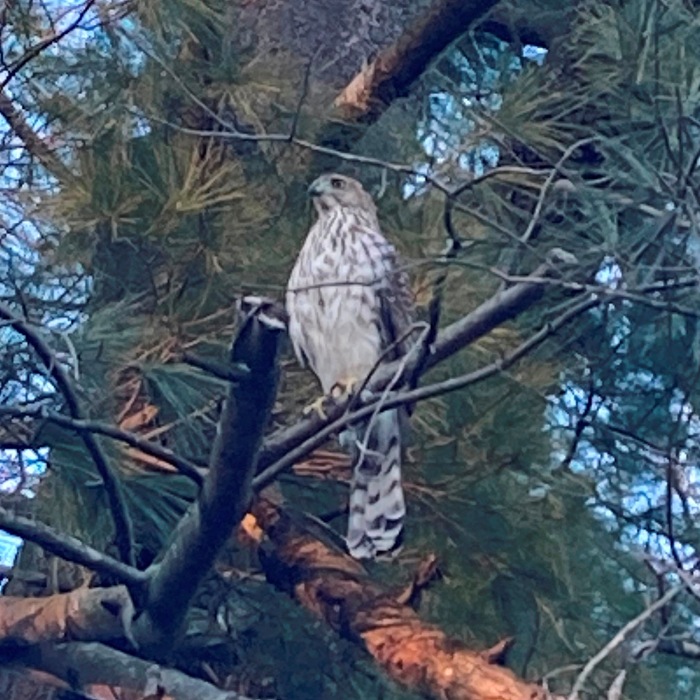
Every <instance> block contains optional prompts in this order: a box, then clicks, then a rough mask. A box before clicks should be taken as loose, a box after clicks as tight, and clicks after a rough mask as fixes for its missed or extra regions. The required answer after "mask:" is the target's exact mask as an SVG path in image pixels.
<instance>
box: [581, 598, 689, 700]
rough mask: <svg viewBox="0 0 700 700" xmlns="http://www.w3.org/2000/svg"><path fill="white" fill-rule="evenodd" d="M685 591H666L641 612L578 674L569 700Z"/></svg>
mask: <svg viewBox="0 0 700 700" xmlns="http://www.w3.org/2000/svg"><path fill="white" fill-rule="evenodd" d="M684 589H685V585H680V586H674V587H673V588H670V589H669V590H668V591H666V594H665V595H663V596H662V597H661V598H659V599H658V600H656V601H654V602H653V603H652V604H651V605H650V606H649V607H648V608H646V609H645V610H644V611H643V612H641V613H640V614H639V615H637V617H635V618H633V619H632V620H630V621H629V622H628V623H627V624H626V625H625V626H624V627H622V629H620V631H619V632H618V633H617V634H616V635H615V636H614V637H613V638H612V639H611V640H610V641H609V642H608V643H607V644H606V645H605V646H604V647H603V648H602V649H601V650H600V651H599V652H598V653H597V654H596V655H595V656H593V657H592V658H590V659H589V660H588V662H587V663H586V665H585V666H584V667H583V670H582V671H581V673H579V674H578V676H577V678H576V681H575V682H574V685H573V687H572V688H571V692H570V693H569V696H568V698H567V700H578V698H579V692H580V691H581V689H582V688H583V685H584V683H585V682H586V681H587V680H588V677H589V676H590V675H591V673H593V671H594V669H595V668H596V666H598V664H600V663H601V662H602V661H604V660H605V659H606V658H607V657H608V656H609V655H610V654H611V653H612V652H613V651H615V649H617V647H619V646H620V644H622V643H623V642H624V641H625V639H627V636H628V635H629V634H630V633H631V632H633V631H634V630H635V629H637V627H639V625H641V624H642V622H644V621H645V620H648V619H649V618H650V617H651V616H652V615H653V614H654V613H655V612H656V611H657V610H659V609H660V608H663V607H664V606H665V605H666V604H668V603H669V602H670V601H671V600H673V599H674V598H675V597H676V596H677V595H678V594H679V593H680V592H681V591H683V590H684Z"/></svg>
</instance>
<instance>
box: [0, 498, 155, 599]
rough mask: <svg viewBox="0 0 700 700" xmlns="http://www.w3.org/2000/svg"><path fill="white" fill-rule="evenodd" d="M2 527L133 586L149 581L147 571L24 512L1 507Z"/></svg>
mask: <svg viewBox="0 0 700 700" xmlns="http://www.w3.org/2000/svg"><path fill="white" fill-rule="evenodd" d="M0 528H2V529H3V530H5V531H6V532H9V533H10V534H12V535H17V536H18V537H22V538H23V539H25V540H28V541H29V542H34V543H35V544H38V545H39V546H40V547H42V548H43V549H45V550H46V551H47V552H51V554H55V555H56V556H57V557H61V558H62V559H67V560H68V561H73V562H75V563H76V564H81V565H82V566H85V567H87V568H88V569H91V570H92V571H97V572H98V573H101V574H105V575H107V576H109V577H111V578H114V579H116V580H117V581H122V582H123V583H125V584H127V585H128V586H130V587H133V588H138V587H141V586H143V585H144V584H145V583H146V574H145V573H144V572H143V571H139V570H138V569H136V568H134V567H133V566H128V565H127V564H123V563H122V562H120V561H118V560H117V559H113V558H112V557H110V556H109V555H107V554H103V553H102V552H100V551H98V550H97V549H94V548H93V547H90V546H89V545H87V544H85V543H84V542H81V541H80V540H79V539H77V538H75V537H72V536H71V535H66V534H64V533H62V532H58V531H57V530H54V529H53V528H51V527H49V526H48V525H44V524H43V523H38V522H35V521H34V520H30V519H29V518H24V517H22V516H20V515H13V514H12V513H10V512H9V511H7V510H6V509H5V508H0Z"/></svg>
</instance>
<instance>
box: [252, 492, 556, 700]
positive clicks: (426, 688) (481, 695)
mask: <svg viewBox="0 0 700 700" xmlns="http://www.w3.org/2000/svg"><path fill="white" fill-rule="evenodd" d="M253 513H254V515H255V518H256V520H257V523H258V524H259V525H260V526H261V527H262V529H263V530H264V532H265V535H266V536H267V542H266V544H269V546H263V547H261V550H260V551H261V559H262V561H263V566H264V568H265V572H266V575H267V577H268V579H269V580H270V582H271V583H273V584H275V585H276V586H278V587H279V588H281V589H283V590H286V591H287V592H289V593H290V594H291V595H293V596H294V598H295V599H296V600H297V601H298V602H299V603H300V604H301V605H303V606H304V607H305V608H307V609H308V610H310V611H311V612H313V613H314V614H315V615H317V616H318V617H320V618H321V619H323V620H324V621H325V622H326V623H328V624H329V625H330V626H331V627H333V628H334V629H335V630H337V631H338V632H340V633H341V634H343V635H344V636H346V637H348V638H349V639H351V640H353V641H356V642H358V643H361V644H362V645H363V646H364V648H365V649H366V650H367V651H368V653H369V654H370V655H371V656H372V657H373V658H374V659H375V661H376V662H377V663H378V664H379V665H380V666H381V667H382V668H383V669H384V670H385V671H386V673H387V674H388V675H389V676H391V678H393V679H394V680H396V681H398V682H399V683H401V684H402V685H404V686H406V687H408V688H410V689H412V690H415V691H418V692H421V693H423V694H425V695H426V696H427V697H430V698H436V700H437V699H439V700H444V698H450V700H545V699H546V698H547V697H548V695H547V692H546V691H545V690H544V689H543V688H541V687H539V686H538V685H536V684H534V683H528V682H526V681H524V680H521V679H519V678H518V677H517V676H515V674H514V673H512V672H511V671H510V670H508V669H505V668H502V667H501V666H498V665H497V663H495V662H496V661H497V660H498V654H494V653H492V652H491V651H490V650H485V651H483V652H478V651H474V650H471V649H468V648H467V647H466V646H465V645H464V644H462V643H461V642H460V641H459V640H456V639H451V638H449V637H448V636H447V635H446V634H445V633H444V632H443V631H442V630H440V629H439V628H437V627H435V626H434V625H430V624H428V623H426V622H424V621H423V620H421V618H420V616H419V614H418V613H417V612H416V611H415V610H414V609H413V608H412V607H410V606H409V605H407V604H406V603H404V602H403V601H404V600H405V599H406V597H405V595H401V594H398V595H397V594H392V593H391V592H389V591H387V590H385V589H383V588H382V587H381V586H379V585H377V584H376V583H374V582H373V581H372V580H371V579H370V578H369V576H368V575H367V573H366V571H365V570H364V568H363V567H362V565H361V564H360V563H359V562H358V561H356V560H354V559H351V558H350V557H349V556H347V555H345V554H342V553H340V552H338V551H335V550H333V549H332V548H331V547H329V546H327V545H326V544H324V543H323V542H321V541H319V540H318V539H316V538H314V537H313V536H311V535H310V534H308V533H307V532H306V531H304V530H303V529H302V527H300V526H299V525H298V524H296V522H294V521H293V520H292V519H291V518H290V517H289V516H288V515H287V514H285V513H284V511H282V510H281V509H280V508H279V507H277V506H276V505H274V504H272V503H270V502H269V501H265V500H260V501H258V502H257V503H256V504H255V506H254V508H253Z"/></svg>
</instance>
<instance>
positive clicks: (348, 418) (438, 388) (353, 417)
mask: <svg viewBox="0 0 700 700" xmlns="http://www.w3.org/2000/svg"><path fill="white" fill-rule="evenodd" d="M598 303H599V301H598V300H596V299H590V298H589V299H585V300H583V301H579V302H578V303H577V304H576V305H574V306H573V307H572V308H570V309H569V310H568V311H567V312H565V313H564V314H562V315H561V316H559V317H557V318H556V319H555V320H554V321H551V322H550V323H548V324H546V325H545V326H544V327H543V328H541V329H540V330H539V331H538V332H537V333H535V334H534V335H533V336H531V337H530V338H529V339H528V340H527V341H525V342H524V343H522V344H521V345H519V346H518V347H517V348H516V349H515V350H513V351H512V352H510V353H509V354H508V355H506V356H505V357H503V358H501V359H500V360H497V361H496V362H493V363H491V364H489V365H486V366H485V367H482V368H480V369H478V370H475V371H474V372H470V373H469V374H464V375H460V376H458V377H452V378H450V379H446V380H445V381H442V382H437V383H435V384H429V385H427V386H423V387H420V388H418V389H412V390H408V391H399V392H392V393H389V394H382V395H381V396H380V397H379V399H374V400H372V401H371V402H369V403H367V404H365V405H363V406H362V408H359V409H357V410H356V411H354V412H352V413H348V414H342V407H340V410H338V407H336V410H335V411H333V412H332V413H331V414H330V416H329V419H330V420H332V421H333V422H331V423H328V424H325V425H323V426H322V427H321V428H320V429H314V430H311V431H307V432H309V433H310V436H309V437H308V438H307V439H305V440H304V441H303V442H301V443H296V444H295V445H294V447H293V448H292V449H289V450H288V451H287V452H286V453H285V454H284V456H282V457H281V458H279V459H278V460H277V461H275V462H273V463H272V464H270V465H269V466H266V468H265V469H264V471H261V472H260V473H259V474H258V475H257V476H256V477H255V479H253V488H254V489H255V490H256V491H258V490H260V489H262V488H264V487H265V486H267V485H268V484H270V483H271V482H272V481H274V479H275V478H276V477H277V475H278V474H280V473H281V472H283V471H285V470H287V469H289V468H290V467H291V466H292V465H293V464H295V463H296V462H297V461H298V460H300V459H302V458H303V457H305V456H306V455H307V454H309V453H310V452H311V451H312V450H314V449H315V448H317V447H319V446H320V445H322V444H323V443H324V442H325V441H326V440H327V439H328V438H329V437H331V435H333V434H335V433H337V432H339V431H340V430H342V429H343V428H345V427H346V426H347V425H349V424H351V423H354V422H355V421H359V420H362V419H363V418H366V417H367V416H371V415H373V414H374V412H375V411H376V410H377V404H378V402H381V410H388V409H390V408H394V407H395V406H400V405H403V404H410V403H415V402H417V401H422V400H425V399H428V398H433V397H435V396H440V395H442V394H446V393H449V392H451V391H456V390H458V389H463V388H465V387H467V386H470V385H471V384H475V383H476V382H479V381H482V380H484V379H487V378H489V377H492V376H493V375H495V374H498V373H499V372H502V371H503V370H505V369H507V368H508V367H510V366H511V365H513V364H514V363H515V362H517V361H518V360H519V359H520V358H522V357H524V356H525V355H527V354H528V353H529V352H530V351H531V350H532V349H533V348H535V347H537V346H538V345H540V344H541V343H542V342H543V341H544V340H545V339H546V338H548V337H549V336H551V335H553V334H554V333H555V332H556V331H558V330H559V329H560V328H561V327H562V326H564V325H565V324H566V323H568V322H569V321H571V320H572V319H574V318H576V317H577V316H580V315H581V314H582V313H585V312H586V311H588V310H589V309H591V308H593V307H594V306H596V305H597V304H598ZM431 359H432V356H431ZM395 365H396V363H392V364H391V365H388V367H394V366H395Z"/></svg>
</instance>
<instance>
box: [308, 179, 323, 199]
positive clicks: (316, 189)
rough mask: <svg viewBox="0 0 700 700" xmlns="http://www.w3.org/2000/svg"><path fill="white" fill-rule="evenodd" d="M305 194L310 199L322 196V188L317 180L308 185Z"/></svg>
mask: <svg viewBox="0 0 700 700" xmlns="http://www.w3.org/2000/svg"><path fill="white" fill-rule="evenodd" d="M306 193H307V194H308V195H309V197H311V198H312V199H313V198H314V197H320V196H321V195H322V194H323V187H322V186H321V183H320V182H319V181H318V180H316V181H315V182H312V183H311V184H310V185H309V189H308V190H306Z"/></svg>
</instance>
